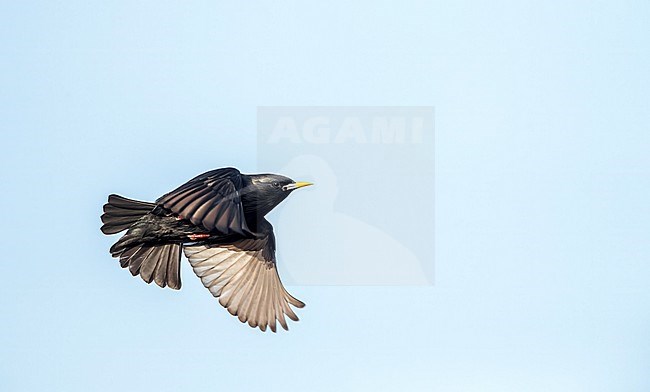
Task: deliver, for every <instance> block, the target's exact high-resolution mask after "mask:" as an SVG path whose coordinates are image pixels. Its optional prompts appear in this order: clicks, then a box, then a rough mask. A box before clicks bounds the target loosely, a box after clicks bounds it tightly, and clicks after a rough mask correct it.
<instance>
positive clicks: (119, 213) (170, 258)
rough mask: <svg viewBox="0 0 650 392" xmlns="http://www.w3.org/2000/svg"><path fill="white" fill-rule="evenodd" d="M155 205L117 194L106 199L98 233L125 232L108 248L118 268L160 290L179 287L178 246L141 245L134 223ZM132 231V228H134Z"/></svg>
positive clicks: (179, 247) (179, 246) (171, 244)
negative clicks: (153, 283)
mask: <svg viewBox="0 0 650 392" xmlns="http://www.w3.org/2000/svg"><path fill="white" fill-rule="evenodd" d="M155 207H156V205H155V204H154V203H147V202H144V201H138V200H131V199H127V198H126V197H122V196H118V195H110V196H108V203H106V204H104V214H103V215H102V222H103V223H104V225H103V226H102V227H101V230H102V232H103V233H104V234H116V233H119V232H121V231H123V230H127V229H129V230H128V231H127V232H126V234H124V236H122V238H120V239H119V240H118V241H117V242H116V243H115V244H114V245H113V246H112V247H111V250H110V251H111V255H112V256H113V257H119V259H120V265H121V266H122V268H128V269H129V272H131V274H132V275H133V276H135V275H140V277H142V280H144V281H145V282H147V283H151V282H152V281H155V282H156V284H157V285H158V286H160V287H165V286H168V287H169V288H172V289H175V290H178V289H180V288H181V278H180V272H181V271H180V259H181V247H182V244H180V243H179V244H173V243H170V244H145V243H142V242H141V236H140V235H139V234H138V233H137V232H138V229H137V225H135V226H134V224H135V223H136V222H137V221H138V220H139V219H140V218H142V217H143V216H144V215H146V214H148V213H149V212H151V211H152V210H153V209H154V208H155ZM134 228H135V229H134Z"/></svg>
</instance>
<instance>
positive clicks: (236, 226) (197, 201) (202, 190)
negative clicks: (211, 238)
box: [156, 168, 251, 235]
mask: <svg viewBox="0 0 650 392" xmlns="http://www.w3.org/2000/svg"><path fill="white" fill-rule="evenodd" d="M242 183H243V181H242V174H241V173H240V172H239V170H237V169H234V168H225V169H217V170H212V171H209V172H207V173H203V174H201V175H199V176H197V177H194V178H193V179H191V180H190V181H188V182H186V183H185V184H183V185H181V186H180V187H178V188H176V189H175V190H173V191H171V192H169V193H167V194H166V195H164V196H162V197H160V198H159V199H158V200H156V203H157V204H158V205H160V206H163V207H164V208H166V209H168V210H170V211H172V212H174V213H176V214H178V215H180V216H181V217H183V218H184V219H188V220H189V221H191V222H192V223H193V224H195V225H198V226H202V227H204V228H205V229H206V230H208V231H217V232H219V233H222V234H226V235H228V234H233V233H237V234H241V235H249V234H251V231H250V230H249V228H248V225H247V224H246V218H245V217H244V209H243V207H242V202H241V197H240V191H241V190H242V187H243V184H242Z"/></svg>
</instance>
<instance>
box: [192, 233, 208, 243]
mask: <svg viewBox="0 0 650 392" xmlns="http://www.w3.org/2000/svg"><path fill="white" fill-rule="evenodd" d="M188 237H190V240H192V241H196V240H204V239H206V238H210V234H203V233H201V234H190V235H188Z"/></svg>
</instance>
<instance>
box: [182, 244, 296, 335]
mask: <svg viewBox="0 0 650 392" xmlns="http://www.w3.org/2000/svg"><path fill="white" fill-rule="evenodd" d="M274 242H275V240H274V238H273V233H272V232H270V233H268V235H267V236H266V237H264V238H261V239H244V240H239V241H236V242H233V243H231V244H228V245H218V244H206V245H194V246H187V247H185V248H184V249H185V256H187V258H188V259H189V261H190V264H191V265H192V268H193V269H194V272H195V273H196V275H197V276H198V277H199V278H201V282H203V285H204V286H205V287H206V288H207V289H209V290H210V292H211V293H212V295H213V296H215V297H217V298H219V303H220V304H221V305H222V306H223V307H225V308H226V309H228V311H229V312H230V314H232V315H233V316H237V317H238V318H239V321H241V322H243V323H246V322H247V323H248V325H250V326H251V327H253V328H256V327H259V328H260V329H261V330H262V331H266V327H267V326H270V328H271V330H272V331H273V332H275V331H276V320H277V321H278V322H279V323H280V325H282V327H283V328H284V329H285V330H288V327H287V322H286V320H285V317H284V316H285V315H286V316H287V317H289V318H290V319H291V320H294V321H298V316H296V314H295V313H294V312H293V310H292V309H291V307H290V306H289V305H293V306H295V307H297V308H302V307H304V306H305V304H304V303H302V302H301V301H299V300H297V299H296V298H294V297H292V296H291V295H290V294H289V293H288V292H287V290H286V289H285V288H284V286H282V282H280V277H279V275H278V271H277V269H276V264H275V243H274Z"/></svg>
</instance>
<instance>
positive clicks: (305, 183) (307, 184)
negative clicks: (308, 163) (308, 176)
mask: <svg viewBox="0 0 650 392" xmlns="http://www.w3.org/2000/svg"><path fill="white" fill-rule="evenodd" d="M310 185H314V184H312V183H311V182H296V183H295V184H293V188H294V189H298V188H302V187H306V186H310Z"/></svg>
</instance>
